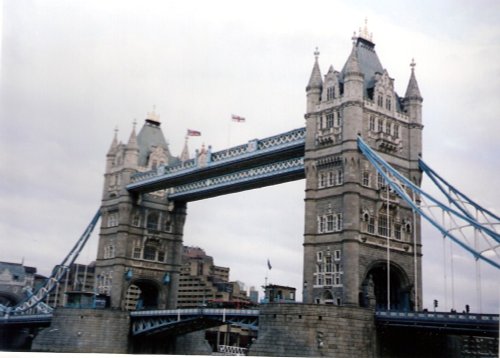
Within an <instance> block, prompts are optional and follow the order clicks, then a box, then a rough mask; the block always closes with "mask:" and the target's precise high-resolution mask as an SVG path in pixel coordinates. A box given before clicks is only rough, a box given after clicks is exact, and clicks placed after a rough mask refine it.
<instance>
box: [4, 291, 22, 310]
mask: <svg viewBox="0 0 500 358" xmlns="http://www.w3.org/2000/svg"><path fill="white" fill-rule="evenodd" d="M21 301H22V297H20V296H18V295H16V294H15V293H12V292H6V291H0V305H4V306H6V307H9V306H15V305H17V304H18V303H19V302H21Z"/></svg>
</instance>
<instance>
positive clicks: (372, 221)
mask: <svg viewBox="0 0 500 358" xmlns="http://www.w3.org/2000/svg"><path fill="white" fill-rule="evenodd" d="M368 232H369V233H370V234H375V218H374V217H370V218H369V219H368Z"/></svg>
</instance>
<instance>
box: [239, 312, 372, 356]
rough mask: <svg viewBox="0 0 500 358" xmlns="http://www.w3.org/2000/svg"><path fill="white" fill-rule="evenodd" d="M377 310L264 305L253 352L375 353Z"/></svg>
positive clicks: (287, 353) (268, 353) (254, 353)
mask: <svg viewBox="0 0 500 358" xmlns="http://www.w3.org/2000/svg"><path fill="white" fill-rule="evenodd" d="M375 352H377V343H376V331H375V322H374V314H373V310H370V309H367V308H359V307H348V306H332V305H314V304H267V305H262V306H261V307H260V314H259V336H258V338H257V341H256V342H255V343H253V344H252V345H251V346H250V352H249V355H253V356H279V357H285V356H286V357H321V356H326V357H375V356H376V353H375Z"/></svg>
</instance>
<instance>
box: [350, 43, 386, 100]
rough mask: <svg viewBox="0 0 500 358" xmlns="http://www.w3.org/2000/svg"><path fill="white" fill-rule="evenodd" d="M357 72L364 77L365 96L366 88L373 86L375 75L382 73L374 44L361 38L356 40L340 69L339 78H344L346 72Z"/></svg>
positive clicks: (382, 69)
mask: <svg viewBox="0 0 500 358" xmlns="http://www.w3.org/2000/svg"><path fill="white" fill-rule="evenodd" d="M355 70H356V71H355ZM357 70H359V72H361V73H362V74H363V75H364V78H365V80H364V89H365V94H366V90H367V89H368V88H372V87H373V86H374V85H375V74H376V73H380V74H382V73H383V72H384V68H383V67H382V64H381V63H380V60H379V58H378V56H377V53H376V52H375V44H374V43H373V42H371V41H369V40H367V39H364V38H363V37H358V38H357V40H356V44H355V45H354V48H353V50H352V52H351V54H350V55H349V58H348V59H347V61H346V63H345V65H344V68H343V69H342V72H341V78H342V79H343V78H345V75H346V74H347V73H348V72H358V71H357Z"/></svg>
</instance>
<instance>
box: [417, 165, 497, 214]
mask: <svg viewBox="0 0 500 358" xmlns="http://www.w3.org/2000/svg"><path fill="white" fill-rule="evenodd" d="M418 165H419V167H420V170H422V171H423V172H424V173H425V174H427V176H428V177H429V178H430V179H431V180H432V182H433V183H434V184H435V185H436V186H437V187H438V188H439V190H441V192H442V193H443V194H444V195H445V196H446V197H447V198H448V200H449V201H450V203H451V204H452V205H454V206H456V207H457V208H458V209H459V210H460V211H461V212H462V213H464V215H467V216H468V217H469V218H471V219H472V220H476V218H475V216H474V215H473V213H471V212H470V211H469V210H468V209H467V206H466V205H470V206H472V207H473V208H474V209H476V210H477V211H479V212H480V213H482V214H483V215H484V216H489V217H490V218H491V219H493V220H495V221H496V222H497V223H498V222H500V217H498V216H497V215H495V214H494V213H492V212H491V211H489V210H487V209H486V208H483V207H481V206H480V205H479V204H477V203H476V202H475V201H473V200H472V199H470V198H469V197H468V196H466V195H465V194H464V193H462V192H461V191H459V190H458V189H457V188H455V187H454V186H453V185H451V184H450V183H448V182H447V181H446V180H445V179H444V178H443V177H441V176H440V175H439V174H438V173H436V171H434V170H433V169H432V168H431V167H429V166H428V165H427V164H426V163H425V162H424V161H423V160H422V159H419V161H418ZM451 193H453V194H454V195H455V196H456V197H457V198H453V197H452V196H451Z"/></svg>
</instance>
